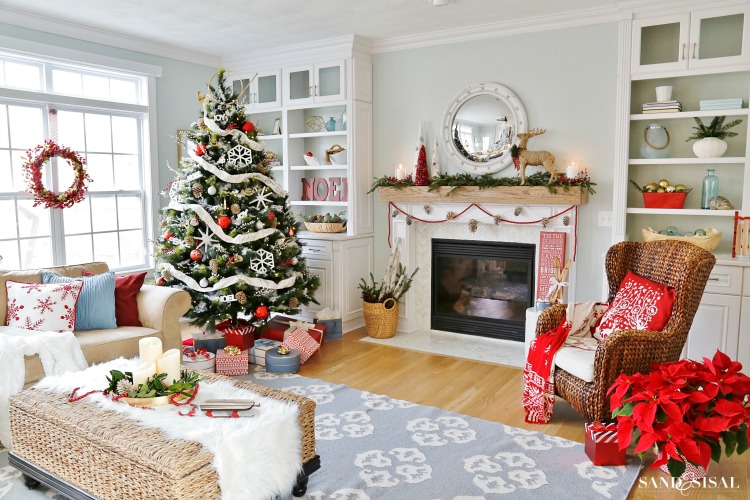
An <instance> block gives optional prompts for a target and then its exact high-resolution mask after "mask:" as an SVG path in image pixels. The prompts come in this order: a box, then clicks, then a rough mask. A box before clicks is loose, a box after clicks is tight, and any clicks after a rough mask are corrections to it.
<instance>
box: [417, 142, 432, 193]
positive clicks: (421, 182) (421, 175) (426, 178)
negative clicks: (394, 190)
mask: <svg viewBox="0 0 750 500" xmlns="http://www.w3.org/2000/svg"><path fill="white" fill-rule="evenodd" d="M414 185H415V186H429V185H430V171H429V169H428V168H427V152H426V151H425V149H424V145H422V147H420V148H419V157H418V158H417V171H416V174H415V176H414Z"/></svg>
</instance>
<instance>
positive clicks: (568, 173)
mask: <svg viewBox="0 0 750 500" xmlns="http://www.w3.org/2000/svg"><path fill="white" fill-rule="evenodd" d="M565 177H567V178H568V179H575V178H576V177H578V167H576V162H574V161H571V162H570V165H568V167H567V168H566V169H565Z"/></svg>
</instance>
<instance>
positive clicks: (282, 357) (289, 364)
mask: <svg viewBox="0 0 750 500" xmlns="http://www.w3.org/2000/svg"><path fill="white" fill-rule="evenodd" d="M266 371H267V372H269V373H297V372H298V371H299V351H297V350H295V349H292V350H291V351H290V352H289V354H279V352H278V351H277V350H275V349H271V350H270V351H268V352H266Z"/></svg>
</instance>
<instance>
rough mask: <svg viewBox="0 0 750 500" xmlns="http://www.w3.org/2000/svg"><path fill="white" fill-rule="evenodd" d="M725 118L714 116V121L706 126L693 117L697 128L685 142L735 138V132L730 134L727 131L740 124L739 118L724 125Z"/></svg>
mask: <svg viewBox="0 0 750 500" xmlns="http://www.w3.org/2000/svg"><path fill="white" fill-rule="evenodd" d="M726 119H727V117H726V116H714V119H713V120H711V123H710V124H709V125H708V126H706V125H704V124H703V121H702V120H701V119H700V118H698V117H697V116H696V117H694V120H695V123H697V124H698V126H697V127H693V129H694V130H695V132H693V135H691V136H690V137H688V138H687V139H685V142H690V141H697V140H699V139H705V138H706V137H716V138H718V139H722V140H724V139H726V138H727V137H735V136H736V135H737V132H732V131H730V130H729V129H730V128H733V127H736V126H737V125H739V124H740V123H742V119H741V118H737V119H736V120H732V121H731V122H729V123H727V124H726V125H724V120H726Z"/></svg>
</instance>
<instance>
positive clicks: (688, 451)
mask: <svg viewBox="0 0 750 500" xmlns="http://www.w3.org/2000/svg"><path fill="white" fill-rule="evenodd" d="M680 453H682V454H683V455H684V456H685V458H686V459H688V460H690V461H691V462H693V463H694V464H700V463H701V462H702V460H703V457H702V456H701V451H700V449H699V448H698V444H697V443H696V442H695V441H693V440H692V439H683V440H682V441H680Z"/></svg>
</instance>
